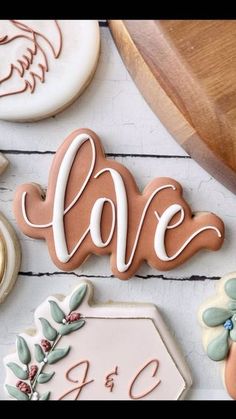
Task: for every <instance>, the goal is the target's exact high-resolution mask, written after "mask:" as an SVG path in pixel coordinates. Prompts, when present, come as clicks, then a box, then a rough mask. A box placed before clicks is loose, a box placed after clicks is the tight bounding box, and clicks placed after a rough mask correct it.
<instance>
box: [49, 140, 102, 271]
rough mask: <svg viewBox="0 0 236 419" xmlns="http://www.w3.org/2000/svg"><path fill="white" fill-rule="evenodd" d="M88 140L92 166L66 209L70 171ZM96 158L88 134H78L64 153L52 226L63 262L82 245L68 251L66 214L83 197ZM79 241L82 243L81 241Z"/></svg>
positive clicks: (59, 256)
mask: <svg viewBox="0 0 236 419" xmlns="http://www.w3.org/2000/svg"><path fill="white" fill-rule="evenodd" d="M86 141H90V144H91V147H92V162H91V166H90V169H89V172H88V175H87V177H86V179H85V181H84V183H83V185H82V187H81V189H80V190H79V192H78V194H77V195H76V196H75V198H74V199H73V200H72V202H71V203H70V205H69V206H68V207H67V208H66V210H65V211H64V205H65V194H66V187H67V183H68V179H69V175H70V171H71V168H72V165H73V162H74V159H75V157H76V154H77V152H78V151H79V149H80V147H81V146H82V144H84V143H85V142H86ZM95 160H96V151H95V146H94V142H93V140H92V139H91V138H88V135H86V134H81V135H78V136H77V137H76V138H75V139H74V140H73V141H72V142H71V144H70V146H69V147H68V149H67V151H66V153H65V155H64V158H63V160H62V163H61V166H60V170H59V173H58V177H57V184H56V191H55V197H54V205H53V220H52V228H53V235H54V242H55V250H56V254H57V257H58V259H59V260H60V261H61V262H63V263H66V262H68V260H69V259H70V258H71V257H72V255H73V254H74V253H75V251H76V250H77V248H78V247H79V245H80V244H77V245H76V246H75V249H76V250H75V249H74V250H73V251H72V253H71V254H69V253H68V249H67V244H66V237H65V229H64V214H66V213H67V212H68V211H69V210H70V209H71V208H72V207H73V206H74V205H75V204H76V202H77V201H78V200H79V198H80V197H81V195H82V193H83V191H84V189H85V188H86V185H87V183H88V182H89V179H90V177H91V175H92V172H93V169H94V166H95ZM78 222H79V220H78ZM88 230H89V229H88ZM86 235H87V233H86ZM84 237H85V236H84ZM82 241H83V240H82ZM78 243H80V241H79V242H78Z"/></svg>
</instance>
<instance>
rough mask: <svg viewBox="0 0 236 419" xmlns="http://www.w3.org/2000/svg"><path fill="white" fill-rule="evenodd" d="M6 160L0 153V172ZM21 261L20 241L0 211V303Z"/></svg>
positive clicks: (4, 166) (14, 279)
mask: <svg viewBox="0 0 236 419" xmlns="http://www.w3.org/2000/svg"><path fill="white" fill-rule="evenodd" d="M7 165H8V160H7V159H6V158H5V157H4V156H3V155H2V154H0V174H1V173H2V172H3V171H4V170H5V169H6V167H7ZM20 262H21V249H20V243H19V241H18V238H17V236H16V233H15V231H14V229H13V227H12V226H11V224H10V223H9V222H8V220H7V219H6V218H5V216H4V215H3V214H2V213H1V212H0V303H2V302H3V301H4V300H5V298H6V297H7V296H8V294H9V292H10V291H11V289H12V287H13V285H14V283H15V281H16V279H17V275H18V271H19V269H20Z"/></svg>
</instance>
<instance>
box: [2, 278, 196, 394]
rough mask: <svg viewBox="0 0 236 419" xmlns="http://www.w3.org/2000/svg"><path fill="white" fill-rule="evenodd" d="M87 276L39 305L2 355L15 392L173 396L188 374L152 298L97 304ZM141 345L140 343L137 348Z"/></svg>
mask: <svg viewBox="0 0 236 419" xmlns="http://www.w3.org/2000/svg"><path fill="white" fill-rule="evenodd" d="M91 298H92V285H91V283H88V282H82V283H81V284H80V285H79V286H78V287H77V288H76V289H75V290H74V291H73V292H72V293H71V294H70V295H69V296H67V297H66V298H64V299H62V298H61V299H60V300H59V299H58V298H56V297H49V298H47V300H46V301H44V303H43V304H41V305H40V306H39V307H38V308H37V309H36V312H35V326H36V329H35V330H34V331H32V329H31V333H30V335H29V334H28V333H22V334H20V335H19V336H18V337H17V342H16V349H17V351H16V352H15V353H13V354H11V355H8V356H7V357H6V358H5V359H4V364H5V367H6V373H7V377H6V381H5V389H6V393H7V394H8V395H10V396H11V397H12V398H15V399H17V400H48V399H49V400H101V399H102V400H120V399H122V400H151V399H153V400H176V399H180V398H183V396H184V394H185V393H186V391H187V390H188V388H189V387H190V386H191V376H190V373H189V371H188V368H187V366H186V364H185V361H184V359H183V358H182V356H181V355H180V353H179V351H178V349H177V348H176V345H175V343H174V342H173V338H172V337H171V335H170V333H169V332H168V329H167V328H166V326H165V324H164V322H163V320H162V318H161V316H160V314H159V313H158V311H157V309H156V307H155V306H154V305H152V304H134V303H133V304H128V303H126V304H121V303H120V304H104V305H97V304H96V305H93V304H92V302H91ZM137 348H138V350H137Z"/></svg>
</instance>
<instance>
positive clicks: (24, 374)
mask: <svg viewBox="0 0 236 419" xmlns="http://www.w3.org/2000/svg"><path fill="white" fill-rule="evenodd" d="M7 366H8V368H10V370H11V371H12V372H13V374H15V376H16V377H17V378H20V379H21V380H27V378H28V371H24V370H23V368H21V367H20V366H19V365H17V364H15V362H9V364H7Z"/></svg>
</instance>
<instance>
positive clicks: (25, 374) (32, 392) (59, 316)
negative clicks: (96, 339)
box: [6, 284, 87, 400]
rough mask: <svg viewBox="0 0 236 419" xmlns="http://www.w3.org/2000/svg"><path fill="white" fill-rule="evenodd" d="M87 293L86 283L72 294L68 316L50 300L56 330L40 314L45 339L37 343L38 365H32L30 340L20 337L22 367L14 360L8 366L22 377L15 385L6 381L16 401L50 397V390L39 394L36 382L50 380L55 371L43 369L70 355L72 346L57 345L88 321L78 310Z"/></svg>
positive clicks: (18, 346) (19, 377) (19, 348)
mask: <svg viewBox="0 0 236 419" xmlns="http://www.w3.org/2000/svg"><path fill="white" fill-rule="evenodd" d="M86 292H87V284H81V285H80V286H79V287H78V288H77V289H76V291H75V292H74V293H73V294H72V296H71V298H70V301H69V313H68V314H67V315H66V314H65V313H64V312H63V310H62V309H61V308H60V307H59V305H58V303H56V302H55V301H52V300H51V301H49V304H50V313H51V316H52V319H53V320H54V321H55V322H56V323H58V325H60V326H59V327H58V329H57V330H56V329H55V328H54V327H52V326H51V324H50V322H49V321H48V320H47V319H44V318H43V317H40V318H39V320H40V323H41V326H42V332H43V336H44V338H45V339H41V342H40V344H35V345H34V357H35V360H36V361H37V365H36V364H31V359H32V356H31V353H30V350H29V347H28V345H27V342H26V341H25V339H24V338H23V337H22V336H17V342H16V347H17V354H18V358H19V361H20V362H21V364H23V366H20V365H18V364H16V363H15V362H9V363H8V364H7V366H8V368H10V370H11V371H12V372H13V374H14V375H15V376H16V377H17V378H18V379H19V381H17V382H16V386H15V387H14V386H10V385H8V384H6V389H7V391H8V393H9V395H10V396H12V397H14V398H15V399H17V400H49V398H50V392H49V391H48V392H45V393H43V394H41V395H40V394H39V393H38V392H37V384H38V383H39V384H44V383H47V382H49V381H50V380H51V379H52V378H53V376H54V375H55V372H51V373H46V372H44V368H45V366H46V365H47V364H49V365H51V364H55V363H56V362H58V361H60V360H61V359H62V358H64V357H65V356H67V354H68V353H69V351H70V346H67V347H65V348H62V347H58V343H59V342H60V341H61V339H62V338H63V336H65V335H68V334H69V333H73V332H75V331H76V330H79V329H80V328H81V327H83V326H84V324H85V320H83V319H81V314H80V313H78V312H76V311H75V310H77V309H78V308H79V306H80V304H81V303H82V301H83V299H84V297H85V295H86Z"/></svg>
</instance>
